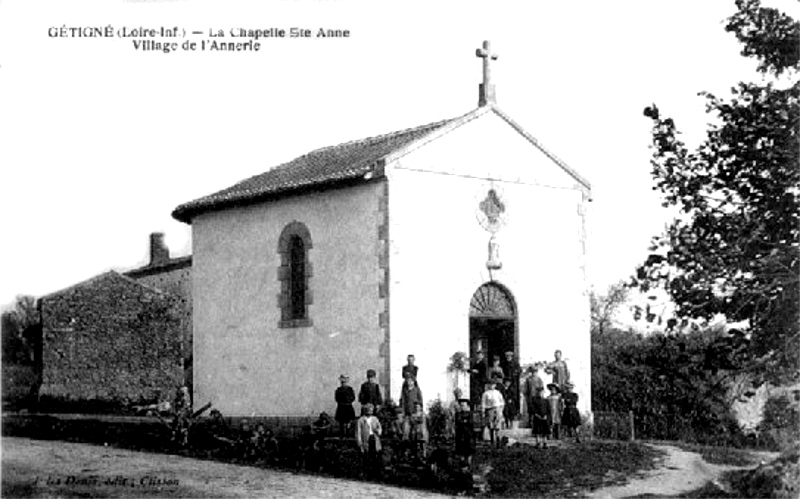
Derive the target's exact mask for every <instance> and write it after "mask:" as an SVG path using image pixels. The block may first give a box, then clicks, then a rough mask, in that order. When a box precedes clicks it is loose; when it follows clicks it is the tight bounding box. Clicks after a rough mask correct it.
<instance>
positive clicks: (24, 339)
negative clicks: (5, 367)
mask: <svg viewBox="0 0 800 499" xmlns="http://www.w3.org/2000/svg"><path fill="white" fill-rule="evenodd" d="M1 318H2V326H0V327H2V331H3V360H4V361H7V362H26V361H31V360H32V359H33V357H34V354H33V351H34V349H35V347H36V341H37V338H36V335H37V334H39V331H38V329H36V326H38V325H39V323H40V319H39V310H38V309H37V305H36V298H34V297H33V296H24V295H21V296H18V297H17V300H16V303H15V304H14V309H13V310H9V311H6V312H3V313H2V317H1Z"/></svg>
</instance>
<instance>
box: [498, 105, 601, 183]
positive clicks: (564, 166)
mask: <svg viewBox="0 0 800 499" xmlns="http://www.w3.org/2000/svg"><path fill="white" fill-rule="evenodd" d="M490 107H491V109H492V111H494V113H495V114H497V116H499V117H500V118H502V119H503V121H505V122H506V123H508V124H509V125H511V127H512V128H513V129H514V130H516V131H517V132H518V133H519V134H520V135H522V136H523V137H525V139H526V140H527V141H528V142H530V143H531V144H533V145H534V146H535V147H536V148H537V149H539V150H540V151H542V152H543V153H544V155H545V156H547V157H548V158H550V159H551V160H552V161H553V162H554V163H555V164H557V165H558V166H559V167H560V168H561V169H562V170H564V171H565V172H566V173H567V174H568V175H570V176H571V177H572V178H574V179H575V180H576V181H577V182H578V183H579V184H580V186H581V187H582V188H583V189H585V190H586V193H587V194H591V191H592V184H591V183H590V182H589V181H588V180H587V179H586V178H584V177H583V176H582V175H581V174H580V173H578V172H577V171H576V170H575V169H573V168H572V167H570V166H569V165H568V164H566V163H565V162H564V161H562V160H561V158H559V157H558V156H556V155H555V154H553V153H552V152H550V151H548V150H547V149H546V148H545V147H544V146H543V145H542V144H541V143H540V142H539V141H538V140H536V138H535V137H534V136H533V135H531V134H530V133H528V132H527V131H526V130H525V129H524V128H522V127H521V126H520V125H519V124H518V123H517V122H516V121H514V120H513V119H511V117H510V116H509V115H507V114H506V113H504V112H503V111H502V110H501V109H500V108H498V107H497V105H495V104H492V105H491V106H490Z"/></svg>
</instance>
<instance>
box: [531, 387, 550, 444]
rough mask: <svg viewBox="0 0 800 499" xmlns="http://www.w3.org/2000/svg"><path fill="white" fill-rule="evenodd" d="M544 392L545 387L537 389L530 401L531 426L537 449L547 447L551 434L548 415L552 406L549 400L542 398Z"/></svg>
mask: <svg viewBox="0 0 800 499" xmlns="http://www.w3.org/2000/svg"><path fill="white" fill-rule="evenodd" d="M543 392H544V388H543V387H538V388H536V392H535V393H534V395H533V396H532V397H531V398H530V399H529V402H528V404H529V405H528V411H529V412H530V425H531V430H532V433H533V437H534V439H535V442H536V444H535V445H536V447H542V448H546V447H547V442H546V440H547V436H548V435H549V434H550V424H549V423H548V421H547V419H548V415H549V414H550V405H549V404H548V403H547V399H545V398H544V397H543V396H542V393H543Z"/></svg>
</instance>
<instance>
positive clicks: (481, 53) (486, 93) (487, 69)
mask: <svg viewBox="0 0 800 499" xmlns="http://www.w3.org/2000/svg"><path fill="white" fill-rule="evenodd" d="M475 57H480V58H482V59H483V83H481V84H480V85H479V87H478V92H479V94H478V105H479V106H485V105H486V104H487V103H489V102H494V101H495V100H494V85H492V82H491V66H490V64H489V62H490V61H496V60H497V54H493V53H492V50H491V48H490V46H489V42H488V41H484V42H483V48H480V49H476V50H475Z"/></svg>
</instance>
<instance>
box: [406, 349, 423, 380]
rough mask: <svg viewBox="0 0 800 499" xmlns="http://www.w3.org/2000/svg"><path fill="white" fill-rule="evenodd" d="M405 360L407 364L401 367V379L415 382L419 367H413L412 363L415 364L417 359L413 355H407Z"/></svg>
mask: <svg viewBox="0 0 800 499" xmlns="http://www.w3.org/2000/svg"><path fill="white" fill-rule="evenodd" d="M407 360H408V364H406V365H404V366H403V379H406V378H409V377H411V378H414V380H416V379H417V373H418V372H419V367H418V366H416V365H414V362H416V360H417V358H416V357H414V356H413V355H409V356H408V357H407Z"/></svg>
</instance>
